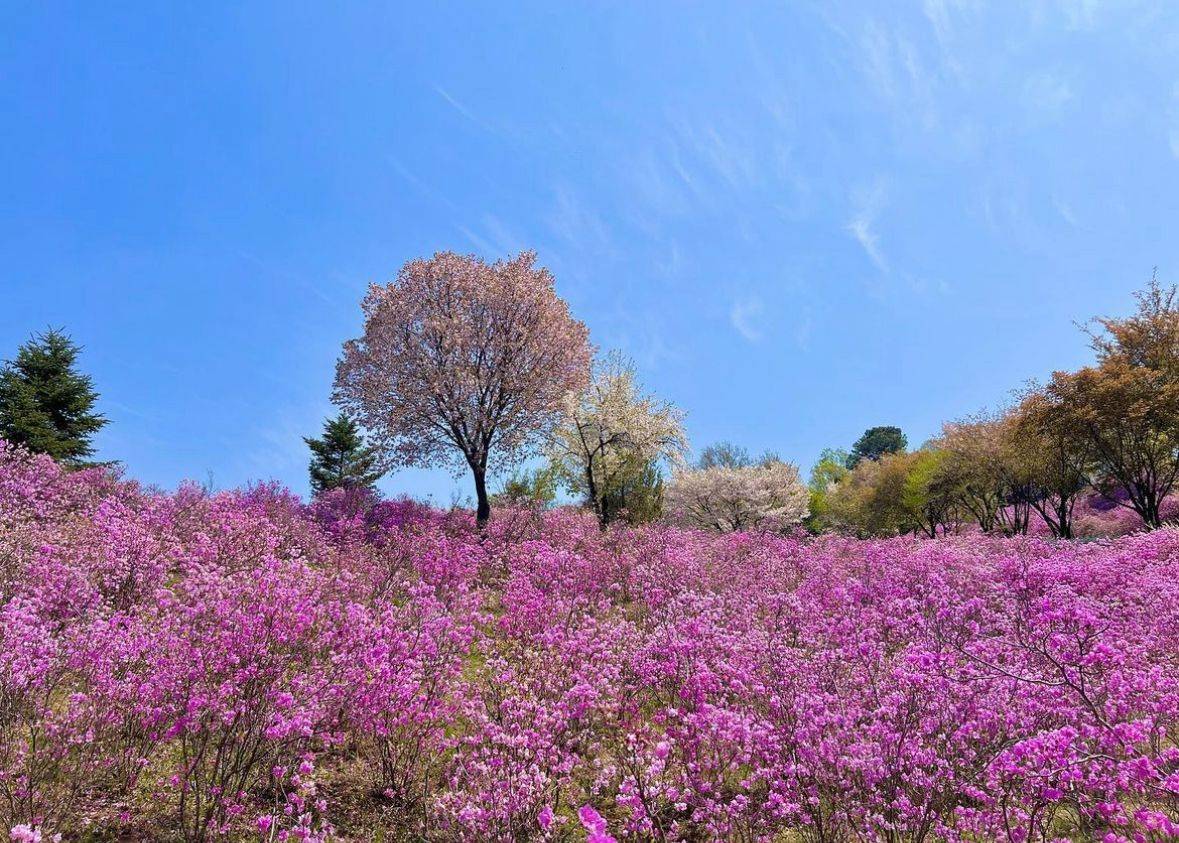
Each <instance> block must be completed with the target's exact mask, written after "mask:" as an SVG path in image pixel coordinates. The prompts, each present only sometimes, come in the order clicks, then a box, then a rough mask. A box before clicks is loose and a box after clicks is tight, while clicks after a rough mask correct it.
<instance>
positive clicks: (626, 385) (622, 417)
mask: <svg viewBox="0 0 1179 843" xmlns="http://www.w3.org/2000/svg"><path fill="white" fill-rule="evenodd" d="M687 448H688V440H687V436H686V435H685V433H684V425H683V413H682V412H680V411H679V410H678V409H676V408H675V407H674V406H672V405H671V404H669V403H667V402H665V401H660V400H659V399H657V398H655V397H653V396H650V395H643V394H641V393H640V391H639V387H638V384H637V383H636V381H635V372H634V366H633V365H632V364H631V363H630V361H628V360H626V359H625V358H623V357H622V356H620V355H618V354H612V355H610V356H608V357H607V358H606V359H605V361H603V362H602V363H601V364H599V365H598V366H597V367H596V371H595V372H594V376H593V378H592V380H591V382H590V384H589V386H588V387H587V388H586V389H584V390H581V391H578V392H572V393H570V394H569V396H568V397H567V398H566V401H565V409H564V415H563V417H562V420H561V423H560V424H559V425H557V427H556V429H555V430H554V432H553V437H552V440H551V443H550V456H551V457H552V460H553V462H554V464H555V465H557V466H558V467H559V469H560V472H561V476H562V479H563V480H564V481H565V484H566V486H567V487H568V488H569V490H570V491H571V492H573V493H575V494H578V493H580V494H582V495H584V497H585V500H586V503H587V504H589V506H590V507H591V508H592V509H593V511H594V514H595V515H597V517H598V522H599V524H600V525H601V526H602V528H603V529H605V528H606V526H607V525H608V524H609V523H610V522H611V521H612V520H614V518H615V517H617V514H618V513H617V511H616V508H615V506H614V504H615V503H616V502H617V501H618V499H619V495H620V493H621V494H622V497H623V498H624V499H625V493H626V489H627V487H628V486H630V487H631V488H630V494H631V497H632V498H633V497H635V496H636V494H638V493H640V491H641V490H642V491H641V497H642V499H643V500H644V502H645V503H646V502H653V501H652V498H653V497H654V496H656V495H661V494H662V492H661V485H660V487H659V488H658V489H657V488H655V485H656V478H655V477H654V476H653V475H652V469H653V466H652V463H658V462H659V461H661V460H667V461H669V462H672V463H673V464H679V463H681V462H682V461H683V457H684V454H685V453H686V452H687Z"/></svg>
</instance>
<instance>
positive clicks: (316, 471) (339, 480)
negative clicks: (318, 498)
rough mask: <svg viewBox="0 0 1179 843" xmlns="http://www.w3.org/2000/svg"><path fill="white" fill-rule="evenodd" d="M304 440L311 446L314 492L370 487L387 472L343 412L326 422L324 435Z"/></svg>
mask: <svg viewBox="0 0 1179 843" xmlns="http://www.w3.org/2000/svg"><path fill="white" fill-rule="evenodd" d="M303 441H304V442H306V443H307V447H309V448H310V449H311V466H310V473H311V491H312V493H313V494H319V493H320V492H326V491H329V490H331V489H339V488H349V489H355V488H362V489H371V488H372V486H373V484H374V483H376V482H377V480H378V479H379V478H380V476H381V475H382V474H384V472H383V471H381V470H380V468H379V467H378V461H377V452H376V449H375V448H373V447H371V446H368V445H365V444H364V437H362V436H361V434H360V428H358V427H357V425H356V422H354V421H352V419H350V418H349V417H348V416H347V415H346V414H344V413H340V415H338V416H336V417H335V418H334V419H328V420H327V421H326V422H325V423H324V426H323V437H322V438H320V439H312V438H304V439H303Z"/></svg>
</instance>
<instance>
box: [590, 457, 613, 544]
mask: <svg viewBox="0 0 1179 843" xmlns="http://www.w3.org/2000/svg"><path fill="white" fill-rule="evenodd" d="M585 485H586V488H587V490H588V491H589V499H590V506H591V507H593V510H594V515H596V516H598V527H600V528H601V529H602V530H605V529H606V525H607V524H609V523H610V521H609V518H608V516H607V514H606V507H605V503H604V501H600V500H598V484H597V482H596V481H595V480H594V469H593V465H592V464H590V465H587V466H586V467H585Z"/></svg>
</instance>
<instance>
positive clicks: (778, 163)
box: [0, 0, 1179, 502]
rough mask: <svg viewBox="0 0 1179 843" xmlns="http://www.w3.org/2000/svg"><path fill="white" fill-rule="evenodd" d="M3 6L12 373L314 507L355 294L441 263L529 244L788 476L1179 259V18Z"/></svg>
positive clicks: (648, 364) (1051, 356)
mask: <svg viewBox="0 0 1179 843" xmlns="http://www.w3.org/2000/svg"><path fill="white" fill-rule="evenodd" d="M116 5H117V6H118V8H117V9H116V8H114V7H115V6H116ZM0 13H2V15H3V19H4V23H3V25H2V26H0V257H2V263H0V291H2V297H0V302H2V305H0V356H4V357H7V356H10V355H11V354H12V353H13V352H14V351H15V349H16V347H17V345H18V344H19V343H20V342H21V341H22V340H23V339H25V337H26V336H27V335H28V334H29V333H30V332H32V331H35V330H39V329H42V328H44V327H46V326H48V325H55V326H63V327H65V328H66V329H67V330H68V331H70V332H71V333H72V334H73V336H74V337H75V338H76V339H77V340H78V341H80V342H81V343H82V344H84V346H85V353H84V357H83V365H84V366H85V368H86V369H87V370H88V371H90V372H91V373H92V374H93V376H94V378H95V381H96V383H97V386H98V388H99V389H100V391H101V393H102V404H101V406H102V409H103V411H104V412H105V413H106V414H107V415H108V416H109V418H110V420H111V424H110V425H109V426H108V427H107V429H106V430H105V431H103V433H102V434H101V435H100V437H99V439H98V445H99V453H100V455H101V456H102V457H104V458H107V459H118V460H122V461H123V462H124V463H125V464H126V466H127V469H128V472H129V473H130V474H131V475H132V476H135V477H138V478H141V479H143V480H145V481H148V482H151V483H156V484H160V485H163V486H173V485H175V484H176V483H177V482H179V481H180V480H181V479H183V478H186V477H190V478H196V479H199V480H203V479H205V478H206V476H207V474H208V473H210V472H211V473H212V476H213V479H214V482H215V483H216V485H218V486H220V487H229V486H235V485H238V484H242V483H245V482H247V481H250V480H255V479H267V478H273V479H277V480H280V481H282V482H284V483H286V484H289V485H290V486H291V487H292V488H294V489H295V490H297V491H299V492H306V488H307V483H306V458H307V454H306V449H305V447H304V445H303V443H302V440H301V437H302V436H303V435H306V434H309V433H315V432H316V431H317V430H318V429H319V427H320V425H321V423H322V420H323V418H324V416H325V415H327V414H329V413H330V412H331V411H332V408H331V405H330V402H329V400H328V396H329V391H330V387H331V380H332V373H333V368H334V364H335V359H336V357H337V355H338V353H339V349H340V344H341V343H342V342H343V340H345V339H347V338H349V337H352V336H355V335H356V334H357V333H358V331H359V329H360V322H361V320H360V309H359V301H360V299H361V297H362V295H363V292H364V289H365V287H366V285H367V284H368V283H369V282H371V281H386V280H388V279H390V278H391V277H392V276H393V275H394V274H395V273H396V271H397V269H398V267H399V266H400V265H401V264H402V263H404V262H405V261H406V260H407V259H410V258H412V257H415V256H419V255H427V254H430V253H432V252H434V251H435V250H438V249H447V248H449V249H455V250H458V251H470V252H475V253H477V254H481V255H484V256H486V257H489V258H495V257H500V256H503V255H506V254H509V253H511V252H514V251H517V250H519V249H522V248H526V247H528V248H535V249H536V250H537V251H538V252H539V254H540V259H541V261H542V262H543V263H544V264H546V265H547V266H549V267H550V268H551V269H552V270H553V272H554V273H555V275H556V277H557V280H558V289H559V292H560V293H561V294H562V295H563V296H565V297H566V298H567V299H568V301H569V302H570V304H571V306H572V308H573V310H574V311H575V313H576V314H577V315H578V316H579V317H580V318H582V319H583V320H584V321H585V322H586V323H587V324H588V325H589V327H590V330H591V333H592V336H593V339H594V341H595V342H596V344H597V345H598V346H599V347H601V348H603V349H609V348H619V349H622V350H623V351H625V352H626V353H628V354H630V355H631V356H632V357H633V358H634V359H635V361H636V363H637V365H638V367H639V370H640V372H641V375H642V378H643V380H644V381H645V383H646V385H647V386H648V387H650V388H651V389H652V390H653V391H655V392H657V393H659V394H660V395H661V396H663V397H665V398H668V399H671V400H673V401H674V402H676V403H677V404H679V405H680V406H681V407H683V408H684V409H685V410H686V411H687V413H688V430H689V434H690V436H691V438H692V441H693V443H694V444H695V445H697V446H702V445H705V444H708V443H710V442H713V441H716V440H718V439H730V440H733V441H735V442H738V443H741V444H744V445H746V446H748V447H749V448H750V450H753V451H760V450H762V449H765V448H772V449H775V450H777V451H778V452H780V453H781V454H782V455H783V456H785V457H787V458H789V459H792V460H795V461H797V462H799V463H800V464H801V465H802V466H803V468H804V470H805V468H806V467H807V466H809V464H810V463H811V462H812V461H813V459H814V457H815V456H816V454H817V453H818V451H819V450H820V449H821V448H823V447H825V446H847V445H849V444H850V443H851V442H852V441H853V440H854V439H855V438H856V437H857V436H858V434H859V433H860V432H862V431H863V429H864V428H865V427H868V426H869V425H873V424H899V425H900V426H902V427H903V428H904V429H905V430H906V431H907V432H908V434H909V436H910V439H911V441H913V442H915V443H916V442H920V441H921V440H923V439H925V438H926V437H928V436H930V435H932V434H934V433H935V432H936V431H937V429H938V428H939V426H940V424H941V422H942V421H943V420H946V419H949V418H954V417H956V416H961V415H963V414H966V413H969V412H972V411H975V410H978V409H980V408H982V407H984V406H990V405H995V404H998V403H1000V402H1002V401H1003V400H1004V399H1005V397H1006V396H1007V394H1008V393H1009V391H1010V390H1011V389H1013V388H1015V387H1017V386H1019V385H1020V384H1021V383H1023V382H1024V381H1026V380H1027V379H1029V378H1043V377H1044V376H1046V375H1047V374H1048V373H1050V372H1051V370H1052V369H1054V368H1070V367H1075V366H1078V365H1080V364H1082V363H1083V362H1085V361H1086V360H1088V358H1089V352H1088V350H1087V348H1086V345H1085V341H1084V337H1083V336H1082V335H1081V334H1080V332H1078V330H1077V329H1076V327H1075V325H1074V322H1075V321H1077V320H1084V319H1086V318H1088V317H1090V316H1092V315H1094V314H1103V313H1118V312H1125V311H1126V310H1128V309H1129V308H1130V306H1131V302H1130V293H1131V291H1133V290H1134V289H1136V288H1138V287H1140V286H1142V285H1143V284H1144V283H1145V282H1146V280H1147V279H1148V278H1149V277H1150V272H1151V269H1152V267H1154V266H1158V268H1159V272H1160V275H1161V276H1162V277H1163V278H1164V280H1170V279H1174V278H1176V277H1179V236H1177V235H1176V227H1175V223H1176V219H1177V216H1176V211H1177V210H1179V208H1177V205H1179V189H1177V188H1179V6H1177V5H1176V4H1167V3H1157V4H1137V3H1129V2H1126V3H1118V4H1115V7H1114V8H1111V9H1103V8H1102V7H1100V6H1099V5H1098V4H1096V3H1092V2H1061V3H1051V2H1029V3H999V4H987V3H981V2H979V3H973V2H952V1H951V0H930V1H929V2H925V3H912V4H899V3H898V4H882V3H876V2H868V3H841V4H827V3H789V4H788V3H773V4H770V3H765V4H761V3H753V2H749V3H721V2H715V3H687V2H683V3H681V2H675V3H672V2H651V3H642V4H635V3H607V2H592V3H553V2H537V3H478V4H433V3H425V4H404V5H397V4H387V3H386V4H373V5H369V4H361V3H349V4H330V8H329V6H318V4H292V3H277V2H276V3H248V4H216V3H209V4H143V5H142V7H140V8H136V4H96V3H86V4H78V5H76V6H70V5H65V4H58V3H52V2H13V0H7V2H3V0H0ZM383 485H384V488H385V489H386V490H387V491H390V492H403V491H404V492H409V493H412V494H415V495H427V494H430V495H433V496H434V497H435V499H438V500H441V501H443V502H446V501H448V500H449V499H450V498H451V495H452V490H457V491H458V492H459V493H460V494H463V495H465V494H467V489H468V485H469V482H468V480H467V479H466V478H462V479H460V480H459V481H457V482H456V481H454V480H452V479H451V478H450V476H449V475H447V474H445V473H441V472H431V471H406V472H400V473H398V474H396V475H393V476H391V477H389V478H388V479H387V480H386V481H384V484H383Z"/></svg>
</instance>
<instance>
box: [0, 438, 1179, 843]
mask: <svg viewBox="0 0 1179 843" xmlns="http://www.w3.org/2000/svg"><path fill="white" fill-rule="evenodd" d="M1177 570H1179V533H1176V532H1173V531H1170V530H1160V531H1157V532H1154V533H1148V534H1138V535H1132V536H1126V537H1122V538H1118V539H1114V540H1104V541H1095V542H1090V543H1059V542H1050V541H1045V540H1043V539H1039V538H1026V539H1000V538H993V537H988V536H982V535H977V534H976V535H965V536H959V537H949V538H944V539H938V540H932V541H930V540H927V541H921V540H917V539H911V538H903V539H893V540H888V541H870V542H865V541H856V540H852V539H843V538H834V537H826V538H817V539H807V538H804V537H800V536H783V535H778V534H772V533H731V534H723V535H721V534H716V533H703V532H692V531H687V530H677V529H671V528H667V527H647V528H642V529H636V530H630V529H616V528H612V529H611V530H609V531H607V532H605V533H603V532H601V531H600V530H599V529H598V525H597V523H596V522H595V521H594V520H592V519H590V518H586V517H583V516H581V515H579V514H577V513H571V512H555V513H550V514H547V515H545V516H543V517H538V516H535V514H529V515H528V517H526V518H520V519H517V518H513V517H512V514H511V513H508V512H505V513H503V514H502V516H501V517H497V518H496V520H494V521H493V522H492V523H491V524H490V526H489V528H488V530H487V531H486V532H485V533H484V534H482V535H481V534H479V533H478V532H477V531H476V530H475V528H474V524H473V521H472V520H471V519H470V518H469V517H465V516H464V517H448V516H445V515H443V514H440V513H437V512H433V511H428V510H424V509H422V508H420V507H416V506H413V505H410V504H405V503H397V504H391V505H384V504H381V503H379V502H376V501H371V500H345V499H343V498H341V499H340V500H335V499H328V500H320V501H318V502H316V503H314V504H310V505H307V504H303V503H302V502H300V501H299V500H298V499H296V498H295V497H293V496H291V495H290V494H288V493H286V492H284V491H283V490H281V489H277V488H274V487H270V486H262V487H257V488H253V489H250V490H247V491H244V492H228V493H221V494H217V495H207V494H205V493H203V492H201V491H200V490H198V489H196V488H193V487H183V488H181V489H180V490H179V491H177V492H175V493H173V494H158V493H149V492H146V491H144V490H143V489H141V488H139V487H137V486H136V485H135V484H133V483H127V482H123V481H119V480H118V479H117V478H113V477H111V476H110V475H108V474H104V473H102V472H95V471H88V472H76V473H65V472H63V471H61V470H60V469H59V468H58V467H57V466H56V465H54V464H53V463H52V462H51V461H48V460H44V459H39V458H33V457H30V456H28V455H27V454H24V453H23V452H20V451H18V450H14V449H10V448H5V449H3V450H2V451H0V823H3V826H2V828H3V829H4V830H5V832H7V833H8V834H9V837H10V838H11V839H13V840H24V841H32V840H45V841H48V840H53V839H55V838H56V836H57V835H62V837H63V839H66V840H69V839H78V838H86V839H93V838H100V839H127V838H132V839H159V838H165V839H174V838H179V839H185V840H209V839H242V840H267V841H271V840H273V841H279V840H282V841H288V840H290V841H293V840H305V841H306V840H326V839H371V838H372V837H373V836H374V835H375V834H376V833H377V830H378V829H379V830H381V833H382V834H383V836H384V839H386V840H398V839H414V840H419V839H426V840H470V839H481V840H482V839H486V840H561V841H584V840H593V841H599V843H605V842H606V841H610V840H618V841H622V840H628V839H654V840H711V839H723V840H740V841H754V840H795V839H798V840H810V841H843V840H877V839H891V840H913V841H918V840H926V841H933V840H944V841H954V840H961V841H966V840H971V841H976V840H1013V841H1033V840H1044V841H1048V840H1102V841H1111V843H1113V841H1162V840H1169V839H1174V838H1175V837H1176V836H1177V835H1179V660H1177V659H1176V656H1175V654H1176V653H1179V577H1176V571H1177Z"/></svg>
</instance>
